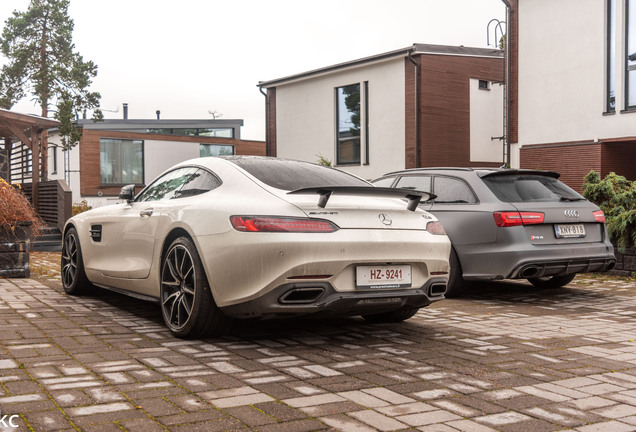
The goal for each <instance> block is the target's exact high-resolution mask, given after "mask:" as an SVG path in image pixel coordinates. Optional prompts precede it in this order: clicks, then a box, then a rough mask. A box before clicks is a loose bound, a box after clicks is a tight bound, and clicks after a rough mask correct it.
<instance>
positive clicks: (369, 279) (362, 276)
mask: <svg viewBox="0 0 636 432" xmlns="http://www.w3.org/2000/svg"><path fill="white" fill-rule="evenodd" d="M356 287H358V288H371V289H376V288H410V287H411V266H410V265H388V266H383V265H379V266H357V267H356Z"/></svg>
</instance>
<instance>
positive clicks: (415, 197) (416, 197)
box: [287, 186, 436, 211]
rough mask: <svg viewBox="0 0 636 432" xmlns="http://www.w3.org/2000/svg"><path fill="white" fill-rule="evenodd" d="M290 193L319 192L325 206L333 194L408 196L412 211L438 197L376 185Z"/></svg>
mask: <svg viewBox="0 0 636 432" xmlns="http://www.w3.org/2000/svg"><path fill="white" fill-rule="evenodd" d="M287 194H288V195H309V194H318V195H320V198H319V199H318V207H320V208H325V206H326V205H327V201H329V198H330V197H331V195H333V194H336V195H357V196H361V195H362V196H374V197H386V198H406V199H407V200H408V204H407V206H406V208H407V209H409V210H410V211H415V209H416V208H417V205H418V204H419V203H420V201H428V200H431V199H433V198H435V197H436V195H433V194H432V193H429V192H423V191H418V190H410V189H397V188H385V187H374V186H368V187H367V186H326V187H311V188H303V189H296V190H293V191H291V192H287Z"/></svg>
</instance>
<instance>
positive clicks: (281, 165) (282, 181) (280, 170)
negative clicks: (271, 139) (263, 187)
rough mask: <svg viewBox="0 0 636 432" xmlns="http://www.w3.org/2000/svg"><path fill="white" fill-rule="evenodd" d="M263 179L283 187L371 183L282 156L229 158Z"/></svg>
mask: <svg viewBox="0 0 636 432" xmlns="http://www.w3.org/2000/svg"><path fill="white" fill-rule="evenodd" d="M227 160H229V161H230V162H233V163H235V164H236V165H238V166H240V167H241V168H243V169H244V170H245V171H247V172H248V173H250V174H251V175H253V176H254V177H256V178H257V179H259V180H260V181H262V182H263V183H265V184H267V185H269V186H272V187H275V188H277V189H283V190H288V191H291V190H296V189H303V188H310V187H325V186H371V185H370V184H369V183H367V182H366V181H364V180H362V179H359V178H358V177H355V176H353V175H351V174H347V173H346V172H344V171H339V170H337V169H334V168H329V167H325V166H322V165H316V164H312V163H309V162H300V161H293V160H285V159H257V158H248V157H243V158H242V157H237V158H228V159H227Z"/></svg>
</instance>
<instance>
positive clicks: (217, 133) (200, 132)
mask: <svg viewBox="0 0 636 432" xmlns="http://www.w3.org/2000/svg"><path fill="white" fill-rule="evenodd" d="M146 132H148V133H151V134H161V135H183V136H206V137H221V138H234V129H233V128H152V129H146Z"/></svg>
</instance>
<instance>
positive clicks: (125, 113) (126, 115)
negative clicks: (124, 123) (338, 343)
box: [122, 102, 128, 120]
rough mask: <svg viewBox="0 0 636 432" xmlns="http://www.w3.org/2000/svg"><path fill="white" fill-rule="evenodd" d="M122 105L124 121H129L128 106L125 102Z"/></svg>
mask: <svg viewBox="0 0 636 432" xmlns="http://www.w3.org/2000/svg"><path fill="white" fill-rule="evenodd" d="M122 105H123V107H124V120H128V104H127V103H125V102H124V103H123V104H122Z"/></svg>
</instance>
